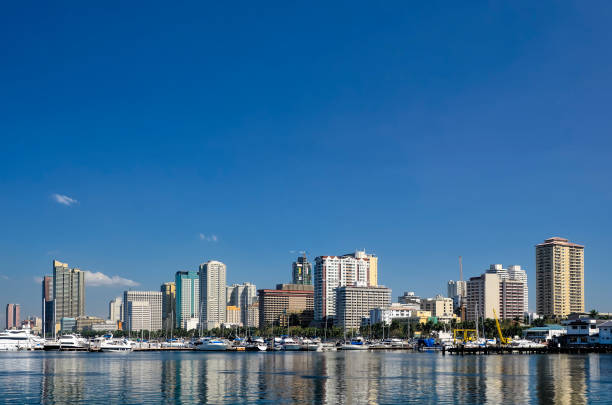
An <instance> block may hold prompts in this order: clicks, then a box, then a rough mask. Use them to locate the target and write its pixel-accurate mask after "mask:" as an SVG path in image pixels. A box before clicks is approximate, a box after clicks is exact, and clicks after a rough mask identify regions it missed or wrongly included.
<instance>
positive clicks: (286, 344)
mask: <svg viewBox="0 0 612 405" xmlns="http://www.w3.org/2000/svg"><path fill="white" fill-rule="evenodd" d="M282 346H283V350H285V351H297V350H302V345H301V343H300V342H298V341H297V340H295V339H293V338H292V337H290V336H287V337H285V338H283V342H282Z"/></svg>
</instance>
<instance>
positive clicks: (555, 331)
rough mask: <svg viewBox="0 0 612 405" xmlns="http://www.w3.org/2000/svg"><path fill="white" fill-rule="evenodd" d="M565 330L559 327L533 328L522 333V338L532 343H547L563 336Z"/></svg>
mask: <svg viewBox="0 0 612 405" xmlns="http://www.w3.org/2000/svg"><path fill="white" fill-rule="evenodd" d="M566 333H567V330H566V329H565V328H564V327H563V326H561V325H544V326H535V327H533V328H529V329H525V330H524V331H523V338H525V339H528V340H532V341H534V342H548V341H551V340H553V339H555V338H557V337H559V336H561V335H565V334H566Z"/></svg>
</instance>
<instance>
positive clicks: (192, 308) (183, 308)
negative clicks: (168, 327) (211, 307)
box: [174, 271, 202, 328]
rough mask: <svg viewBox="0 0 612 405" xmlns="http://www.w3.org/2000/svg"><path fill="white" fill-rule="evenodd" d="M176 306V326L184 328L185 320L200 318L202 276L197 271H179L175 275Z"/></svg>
mask: <svg viewBox="0 0 612 405" xmlns="http://www.w3.org/2000/svg"><path fill="white" fill-rule="evenodd" d="M175 286H176V298H175V300H176V304H175V308H176V309H175V321H174V323H175V325H176V326H177V327H179V328H183V326H184V325H186V323H185V322H184V320H185V319H192V318H199V317H200V307H201V305H202V302H201V300H200V275H199V274H198V272H197V271H177V272H176V275H175Z"/></svg>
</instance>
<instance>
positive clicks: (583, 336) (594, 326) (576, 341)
mask: <svg viewBox="0 0 612 405" xmlns="http://www.w3.org/2000/svg"><path fill="white" fill-rule="evenodd" d="M603 323H604V321H600V322H599V324H603ZM561 324H562V325H564V326H565V329H566V331H567V333H566V334H565V335H564V336H560V338H559V339H558V340H559V341H560V342H561V345H562V346H585V345H592V344H597V343H599V324H598V322H597V320H596V319H593V318H591V317H590V316H589V315H588V314H583V313H576V314H571V315H570V316H569V317H568V319H566V320H563V321H562V322H561Z"/></svg>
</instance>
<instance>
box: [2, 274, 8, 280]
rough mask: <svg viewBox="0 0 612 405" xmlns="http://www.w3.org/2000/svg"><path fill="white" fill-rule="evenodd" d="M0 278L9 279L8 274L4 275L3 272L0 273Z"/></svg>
mask: <svg viewBox="0 0 612 405" xmlns="http://www.w3.org/2000/svg"><path fill="white" fill-rule="evenodd" d="M0 278H1V279H2V280H10V279H9V276H5V275H4V274H0Z"/></svg>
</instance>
